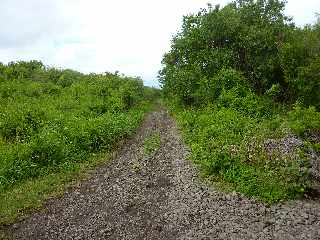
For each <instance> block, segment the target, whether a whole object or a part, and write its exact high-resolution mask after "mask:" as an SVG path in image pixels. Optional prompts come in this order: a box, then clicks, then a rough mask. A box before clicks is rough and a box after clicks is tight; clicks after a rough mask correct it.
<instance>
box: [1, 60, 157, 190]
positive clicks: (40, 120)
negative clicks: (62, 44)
mask: <svg viewBox="0 0 320 240" xmlns="http://www.w3.org/2000/svg"><path fill="white" fill-rule="evenodd" d="M155 94H156V91H155V90H154V89H150V88H146V87H144V86H143V83H142V80H140V79H136V78H128V77H120V76H118V75H117V74H110V73H108V74H89V75H84V74H81V73H78V72H75V71H72V70H59V69H53V68H48V67H45V66H44V65H43V64H42V63H41V62H37V61H31V62H15V63H9V64H8V65H4V64H0V156H1V157H0V188H7V187H8V186H10V185H12V184H15V183H16V182H18V181H21V180H25V179H28V178H32V177H37V176H40V175H44V174H47V173H50V172H56V171H63V169H64V168H66V167H67V166H72V165H74V164H76V163H77V162H81V161H84V160H86V158H87V157H88V154H90V153H95V152H99V151H101V150H103V149H110V148H112V147H113V145H114V144H115V143H116V142H117V141H118V140H119V139H121V138H123V137H125V136H127V135H129V134H131V133H132V132H133V131H134V129H135V128H136V127H137V126H138V124H139V122H140V121H141V119H142V117H143V114H144V112H145V111H146V109H147V105H148V104H147V103H148V102H150V101H151V100H152V98H153V97H154V95H155ZM145 97H147V98H148V100H145Z"/></svg>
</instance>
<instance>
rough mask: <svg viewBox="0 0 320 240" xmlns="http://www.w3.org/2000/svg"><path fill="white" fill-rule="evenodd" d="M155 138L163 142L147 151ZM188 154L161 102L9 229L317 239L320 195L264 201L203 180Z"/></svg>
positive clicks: (40, 235) (25, 233) (67, 234)
mask: <svg viewBox="0 0 320 240" xmlns="http://www.w3.org/2000/svg"><path fill="white" fill-rule="evenodd" d="M154 136H159V137H160V142H159V143H158V144H157V142H156V143H155V144H154V148H151V151H150V150H148V151H146V150H145V149H146V146H145V144H144V143H146V142H148V141H149V140H148V139H157V138H156V137H154ZM149 142H150V141H149ZM151 143H152V141H151ZM148 149H150V148H148ZM187 155H188V150H187V148H186V147H185V145H184V144H183V142H182V139H181V135H180V133H179V131H178V129H177V127H176V125H175V122H174V120H173V119H172V118H171V117H170V116H169V114H168V112H167V110H166V109H164V108H162V107H159V109H158V110H156V111H154V112H152V113H150V114H149V116H148V117H147V118H146V120H145V121H144V123H143V124H142V126H141V127H140V129H139V130H138V132H137V134H136V136H135V137H134V138H132V139H131V140H128V142H127V144H125V146H124V147H123V148H122V149H121V150H120V151H119V154H118V156H117V157H116V158H115V159H114V160H113V161H111V162H109V163H107V164H106V165H105V166H103V167H100V168H99V169H97V170H96V171H95V172H94V173H93V175H92V177H91V178H90V179H89V180H87V181H84V182H82V183H81V184H80V185H79V186H78V187H76V188H74V189H72V190H69V191H68V192H66V193H65V195H64V196H63V197H62V198H59V199H53V200H50V201H48V202H47V203H46V205H45V208H44V210H42V211H41V212H38V213H34V214H33V215H31V216H30V217H29V218H27V219H26V220H24V221H22V222H20V223H16V224H14V225H12V226H10V227H9V233H11V234H12V235H13V238H16V239H320V203H319V201H311V200H308V201H307V200H304V201H294V202H289V203H285V204H278V205H275V206H272V207H266V206H264V205H263V204H261V203H257V202H255V201H253V200H249V199H247V198H245V197H243V196H241V195H239V194H233V193H222V192H219V191H217V190H215V189H214V188H213V187H208V186H207V185H205V183H202V182H201V181H200V180H199V179H198V176H197V171H196V169H195V168H194V167H193V165H192V164H191V162H189V160H187Z"/></svg>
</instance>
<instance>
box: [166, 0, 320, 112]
mask: <svg viewBox="0 0 320 240" xmlns="http://www.w3.org/2000/svg"><path fill="white" fill-rule="evenodd" d="M284 6H285V4H284V2H282V1H271V0H259V1H253V0H245V1H235V2H233V3H231V4H228V5H227V6H225V7H223V8H221V9H220V7H219V6H216V7H215V8H212V7H211V6H209V8H208V9H202V10H201V11H200V12H199V13H197V14H194V15H189V16H186V17H184V19H183V26H182V30H181V31H180V33H179V34H177V36H176V37H175V38H174V39H173V42H172V46H171V50H170V52H169V53H167V54H166V55H165V57H164V59H163V65H164V67H163V69H162V70H161V72H160V81H161V82H162V84H163V89H164V90H165V91H166V92H167V94H171V95H174V96H177V97H178V98H179V99H181V100H182V101H183V102H184V103H185V104H189V105H190V104H193V103H195V102H197V101H198V98H199V96H200V97H202V98H207V92H205V91H203V89H206V87H207V86H208V85H209V86H211V87H212V86H218V87H220V86H219V83H217V82H216V80H217V79H219V77H215V76H217V75H219V74H221V73H220V71H221V69H234V71H238V72H239V74H242V75H243V77H245V80H246V82H247V84H248V85H249V87H250V88H251V89H252V91H253V92H255V93H257V94H259V95H262V94H266V93H267V92H268V91H269V90H270V89H274V88H275V86H276V87H277V88H278V94H277V96H276V99H277V100H278V101H285V102H288V103H292V102H295V101H296V100H297V99H299V100H300V101H301V102H303V103H304V104H305V105H307V106H308V105H316V107H319V106H318V104H319V101H318V100H319V98H318V97H319V94H317V93H318V92H319V91H320V88H319V70H318V69H319V68H320V65H319V54H320V41H319V39H320V27H319V26H320V25H319V24H320V23H319V22H318V23H316V24H315V25H314V26H306V27H305V28H303V29H300V28H298V27H295V26H294V24H293V23H292V22H291V21H290V19H289V18H288V17H286V16H285V15H284V14H283V9H284ZM211 94H212V93H211ZM209 100H210V99H209ZM201 101H202V100H201Z"/></svg>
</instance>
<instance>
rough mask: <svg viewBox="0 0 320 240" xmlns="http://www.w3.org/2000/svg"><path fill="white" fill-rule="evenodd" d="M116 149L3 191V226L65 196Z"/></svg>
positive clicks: (0, 195)
mask: <svg viewBox="0 0 320 240" xmlns="http://www.w3.org/2000/svg"><path fill="white" fill-rule="evenodd" d="M112 155H113V154H112V152H110V151H108V152H102V153H99V154H92V155H91V156H90V157H88V158H87V160H86V161H85V162H82V163H77V164H74V166H73V168H69V169H65V170H63V171H60V172H55V173H51V174H48V175H44V176H41V177H38V178H34V179H30V180H27V181H24V182H20V183H18V184H16V185H14V186H11V187H10V188H8V189H6V190H5V191H2V192H0V200H1V201H0V225H1V224H2V225H3V224H10V223H13V222H15V221H17V220H18V219H22V218H23V217H24V216H26V214H27V213H29V212H30V211H33V210H34V209H39V208H41V206H42V204H43V202H44V201H45V200H48V199H50V198H52V197H58V196H61V195H62V194H63V193H64V192H65V190H66V189H67V188H68V187H70V186H73V185H75V184H76V183H77V182H78V181H80V180H82V179H85V178H86V177H87V176H89V175H88V173H89V172H90V170H92V169H94V168H95V167H97V166H98V165H99V164H102V163H105V162H107V161H108V160H109V159H110V158H112Z"/></svg>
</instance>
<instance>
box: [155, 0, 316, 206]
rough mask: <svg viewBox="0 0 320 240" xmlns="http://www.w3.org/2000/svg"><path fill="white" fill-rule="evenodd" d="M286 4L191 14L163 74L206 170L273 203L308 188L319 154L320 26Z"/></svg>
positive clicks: (249, 2)
mask: <svg viewBox="0 0 320 240" xmlns="http://www.w3.org/2000/svg"><path fill="white" fill-rule="evenodd" d="M284 7H285V2H283V1H274V0H272V1H271V0H258V1H253V0H244V1H243V0H241V1H240V0H237V1H234V2H233V3H230V4H228V5H226V6H225V7H223V8H220V7H219V6H216V7H212V6H211V5H209V6H208V8H207V9H202V10H201V11H200V12H198V13H196V14H192V15H189V16H185V17H184V19H183V25H182V29H181V31H180V32H179V33H178V34H177V35H176V36H175V37H174V38H173V41H172V46H171V50H170V52H168V53H167V54H165V56H164V58H163V62H162V63H163V69H162V70H161V71H160V75H159V77H160V82H161V83H162V86H163V94H164V96H165V98H166V101H167V102H168V105H169V106H170V108H171V110H172V112H173V113H174V115H175V116H176V118H177V120H178V122H179V123H180V126H181V127H182V130H183V133H184V137H185V141H186V143H187V144H188V145H189V146H190V148H191V150H192V159H193V160H194V162H195V163H196V164H197V165H198V166H199V168H200V169H201V171H202V173H203V175H204V176H205V177H208V178H210V179H212V180H213V181H218V182H221V183H224V185H225V186H228V188H229V187H230V188H231V189H234V190H236V191H239V192H242V193H244V194H246V195H248V196H254V197H256V198H258V199H261V200H263V201H265V202H269V203H273V202H277V201H280V200H283V199H292V198H296V197H299V196H302V195H303V194H304V193H305V192H307V191H308V189H309V188H310V187H311V180H312V179H311V178H312V177H311V176H310V168H311V167H312V166H311V161H310V155H311V154H316V155H318V156H319V139H320V138H319V135H320V134H319V132H320V113H319V112H318V111H319V109H320V105H319V104H320V99H319V96H320V95H319V92H320V76H319V69H320V62H319V59H320V22H319V21H318V22H317V23H316V24H314V25H308V26H305V27H303V28H300V27H297V26H295V24H294V23H293V22H292V21H291V20H290V18H289V17H287V16H285V15H284V14H283V9H284ZM311 135H313V136H315V135H317V136H318V137H313V138H312V137H310V136H311ZM318 160H319V158H318Z"/></svg>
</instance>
